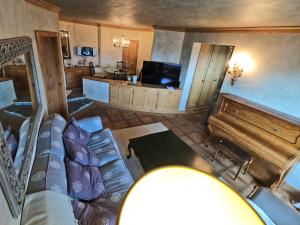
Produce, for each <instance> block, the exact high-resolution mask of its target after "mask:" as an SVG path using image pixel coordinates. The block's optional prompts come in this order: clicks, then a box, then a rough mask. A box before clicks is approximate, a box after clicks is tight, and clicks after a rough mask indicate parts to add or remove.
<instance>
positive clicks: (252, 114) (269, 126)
mask: <svg viewBox="0 0 300 225" xmlns="http://www.w3.org/2000/svg"><path fill="white" fill-rule="evenodd" d="M222 111H223V112H225V113H228V114H231V115H234V116H235V117H237V118H238V119H241V120H244V121H247V122H248V123H250V124H252V125H254V126H256V127H258V128H260V129H263V130H265V131H267V132H269V133H271V134H273V135H275V136H277V137H279V138H282V139H284V140H286V141H288V142H290V143H296V142H297V138H298V136H299V135H300V130H297V129H295V127H292V126H291V125H290V124H289V123H287V122H285V121H284V120H281V119H279V118H278V117H277V118H276V117H273V116H272V115H270V114H267V113H265V112H263V111H259V110H257V109H255V108H252V107H248V106H246V105H243V104H239V103H237V102H234V101H231V100H228V99H225V101H224V104H223V108H222Z"/></svg>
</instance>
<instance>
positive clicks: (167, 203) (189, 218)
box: [118, 166, 264, 225]
mask: <svg viewBox="0 0 300 225" xmlns="http://www.w3.org/2000/svg"><path fill="white" fill-rule="evenodd" d="M118 224H119V225H153V224H155V225H168V224H170V225H196V224H197V225H199V224H203V225H206V224H207V225H208V224H209V225H263V224H264V223H263V222H262V220H261V219H260V217H259V216H258V215H257V214H256V212H255V211H254V210H253V209H252V208H251V206H249V205H248V203H247V202H246V201H245V200H244V199H243V198H242V197H241V196H240V195H239V194H237V193H236V192H235V191H233V190H232V189H231V188H230V187H228V186H227V185H226V184H224V183H222V182H221V181H219V180H218V179H217V178H214V177H212V176H210V175H208V174H206V173H203V172H200V171H197V170H194V169H190V168H186V167H180V166H176V167H175V166H171V167H164V168H161V169H157V170H154V171H152V172H150V173H148V174H147V175H146V176H144V177H143V178H142V179H140V180H139V181H138V182H137V183H136V184H135V185H134V186H133V187H132V189H131V190H130V191H129V193H128V194H127V196H126V198H125V201H124V204H123V206H122V209H121V214H120V217H119V222H118Z"/></svg>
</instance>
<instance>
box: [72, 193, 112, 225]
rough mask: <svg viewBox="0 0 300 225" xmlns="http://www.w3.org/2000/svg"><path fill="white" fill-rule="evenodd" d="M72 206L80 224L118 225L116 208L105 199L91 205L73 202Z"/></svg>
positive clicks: (97, 200)
mask: <svg viewBox="0 0 300 225" xmlns="http://www.w3.org/2000/svg"><path fill="white" fill-rule="evenodd" d="M72 206H73V210H74V214H75V217H76V219H77V220H78V221H79V224H84V225H95V224H103V225H115V224H116V223H117V214H118V213H117V209H116V207H115V206H114V205H113V204H111V203H110V202H109V201H107V200H106V199H104V198H99V199H96V200H95V201H93V202H91V203H83V202H80V201H77V200H74V201H72Z"/></svg>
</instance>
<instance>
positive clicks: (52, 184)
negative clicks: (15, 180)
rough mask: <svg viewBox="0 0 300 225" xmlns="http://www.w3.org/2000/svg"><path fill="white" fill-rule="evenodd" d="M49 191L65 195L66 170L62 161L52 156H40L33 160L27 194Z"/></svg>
mask: <svg viewBox="0 0 300 225" xmlns="http://www.w3.org/2000/svg"><path fill="white" fill-rule="evenodd" d="M44 190H51V191H55V192H60V193H63V194H65V195H67V193H68V191H67V178H66V168H65V163H64V161H63V160H61V159H59V158H57V157H56V156H55V155H52V154H44V155H43V154H41V155H39V156H37V157H36V158H35V161H34V163H33V167H32V170H31V175H30V178H29V184H28V189H27V193H28V194H30V193H35V192H39V191H44Z"/></svg>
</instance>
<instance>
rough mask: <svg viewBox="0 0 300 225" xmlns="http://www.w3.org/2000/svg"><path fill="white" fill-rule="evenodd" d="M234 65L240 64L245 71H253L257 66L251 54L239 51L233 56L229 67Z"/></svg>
mask: <svg viewBox="0 0 300 225" xmlns="http://www.w3.org/2000/svg"><path fill="white" fill-rule="evenodd" d="M234 65H238V66H239V67H241V68H242V69H243V70H244V71H245V72H251V71H253V70H254V68H255V65H254V62H253V60H252V59H251V57H250V55H249V54H247V53H244V52H239V53H236V54H234V55H233V56H232V58H231V59H230V62H229V68H232V67H234Z"/></svg>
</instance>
